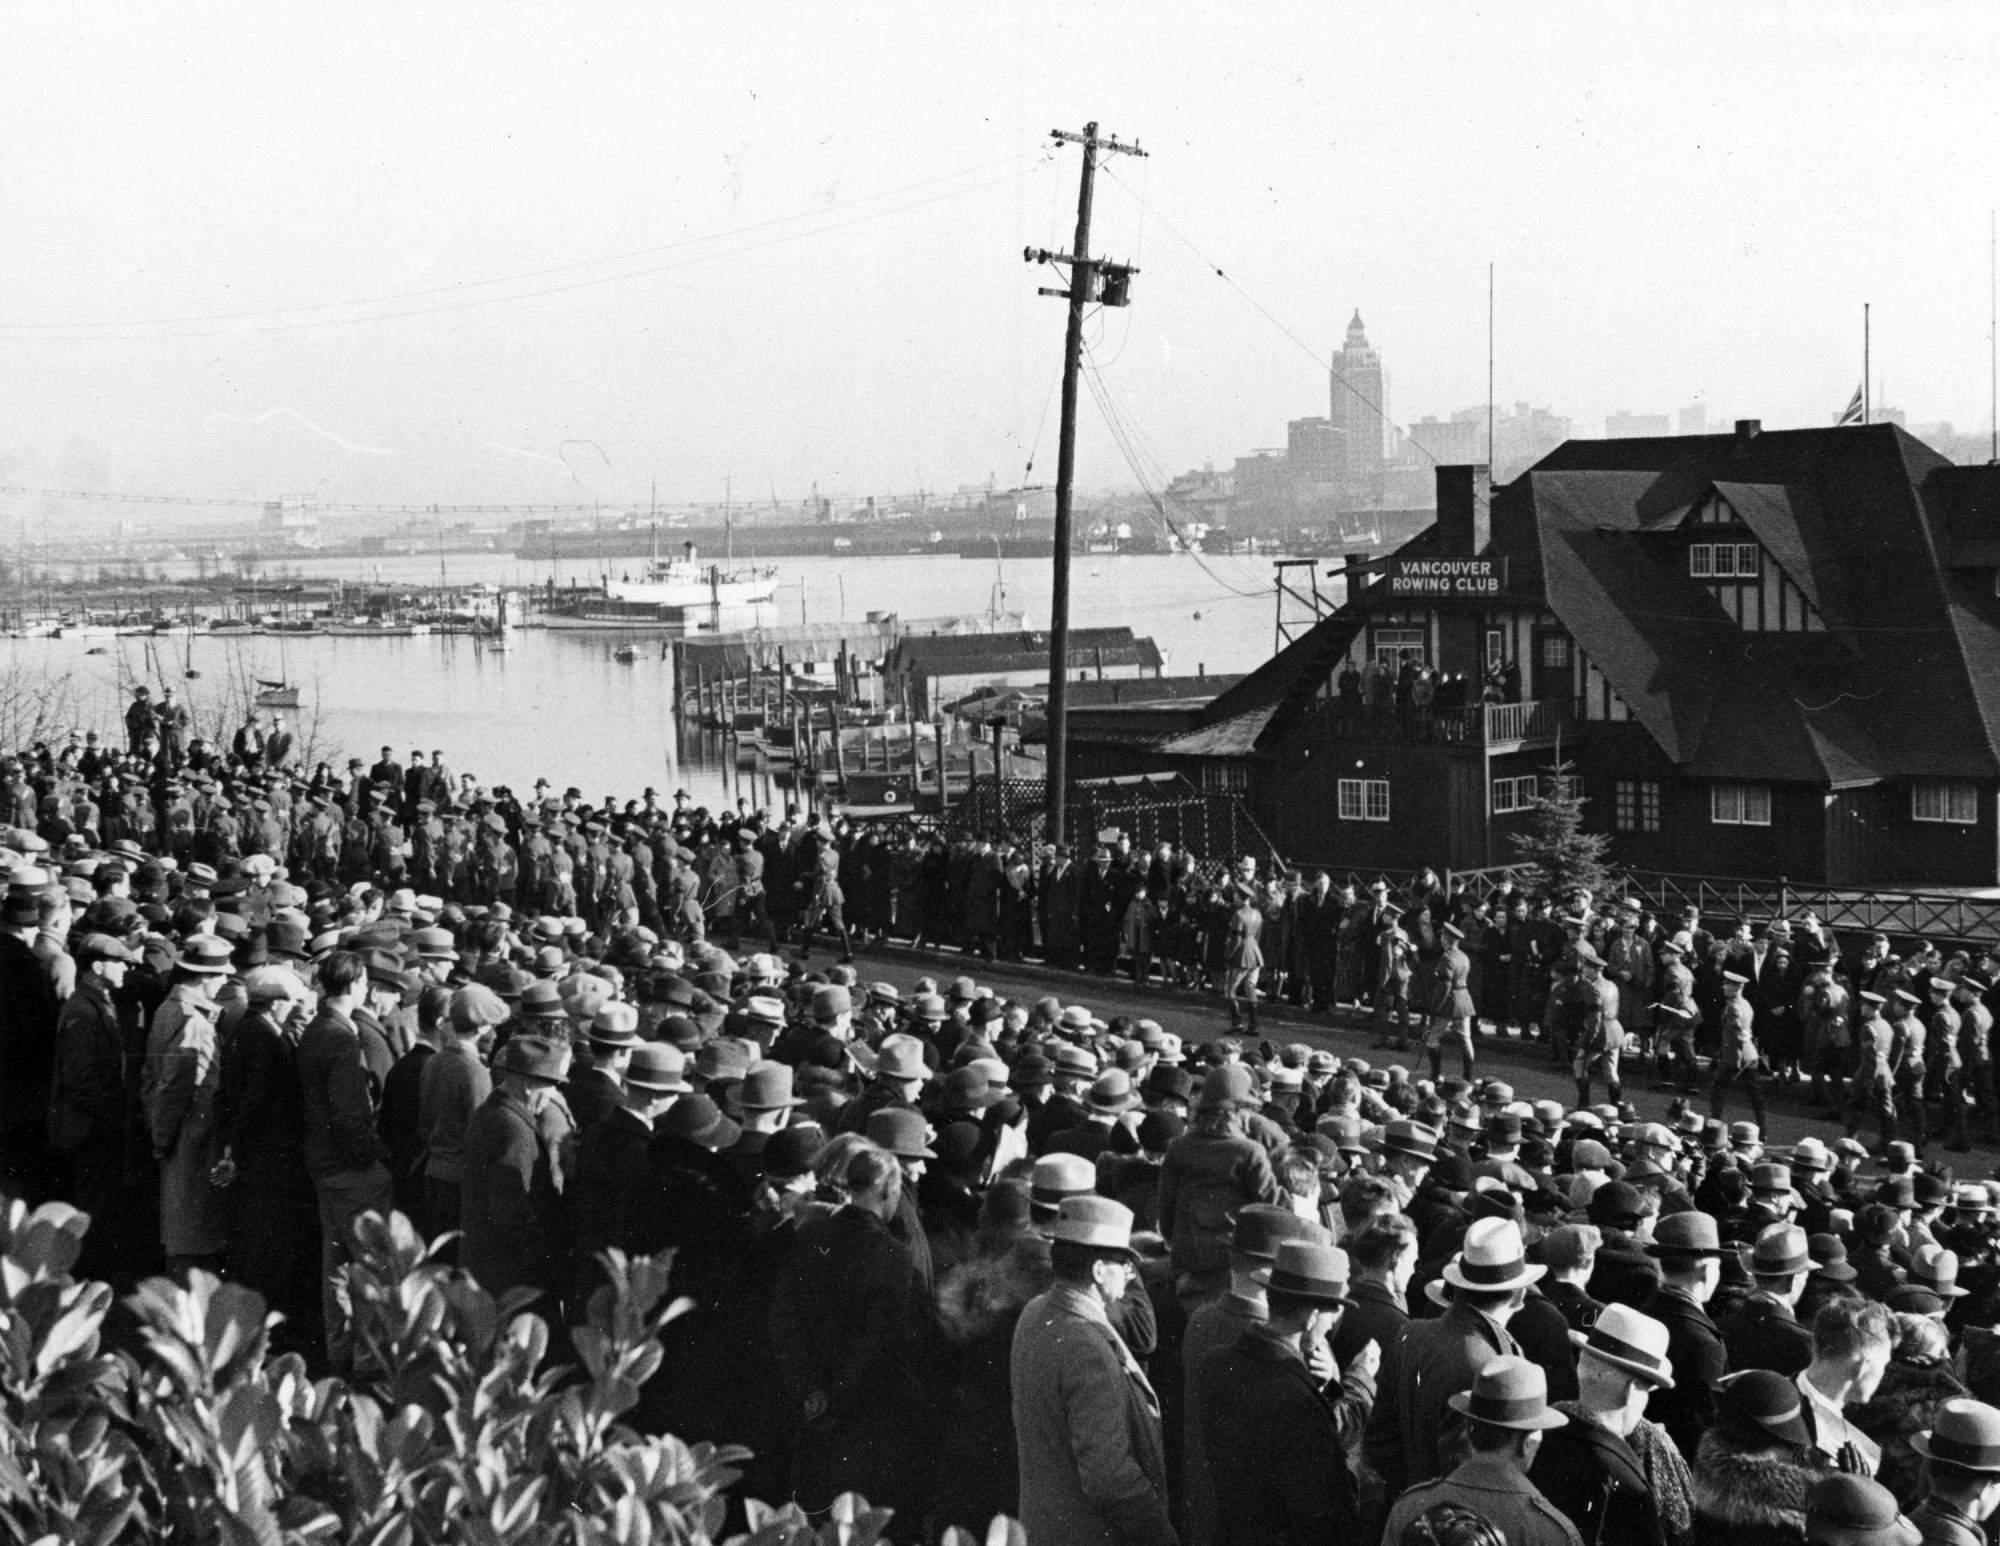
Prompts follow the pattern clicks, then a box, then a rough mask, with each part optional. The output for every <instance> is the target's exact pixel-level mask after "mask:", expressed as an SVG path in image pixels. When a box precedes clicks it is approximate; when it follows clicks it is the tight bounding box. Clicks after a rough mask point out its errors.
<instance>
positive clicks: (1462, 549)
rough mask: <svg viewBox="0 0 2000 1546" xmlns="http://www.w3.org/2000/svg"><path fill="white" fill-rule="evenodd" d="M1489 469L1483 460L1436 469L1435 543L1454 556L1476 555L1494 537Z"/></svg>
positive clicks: (1466, 556)
mask: <svg viewBox="0 0 2000 1546" xmlns="http://www.w3.org/2000/svg"><path fill="white" fill-rule="evenodd" d="M1489 473H1490V469H1489V468H1488V467H1487V466H1486V464H1485V463H1483V462H1482V463H1475V464H1472V465H1464V466H1457V467H1440V468H1438V470H1437V531H1438V546H1439V547H1440V548H1441V549H1443V551H1444V552H1445V553H1446V554H1447V555H1449V556H1451V557H1454V558H1476V557H1478V556H1479V554H1481V553H1482V552H1484V551H1485V550H1486V544H1487V543H1488V542H1489V541H1491V540H1492V537H1493V502H1492V480H1491V478H1490V476H1489Z"/></svg>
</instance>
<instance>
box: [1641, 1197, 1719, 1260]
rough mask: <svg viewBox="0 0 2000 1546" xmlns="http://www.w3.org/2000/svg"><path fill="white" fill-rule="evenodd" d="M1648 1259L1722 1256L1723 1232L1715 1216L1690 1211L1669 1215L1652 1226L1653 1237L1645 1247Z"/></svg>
mask: <svg viewBox="0 0 2000 1546" xmlns="http://www.w3.org/2000/svg"><path fill="white" fill-rule="evenodd" d="M1646 1254H1647V1255H1648V1256H1716V1257H1719V1256H1721V1255H1722V1233H1721V1231H1720V1230H1719V1229H1717V1228H1716V1224H1715V1215H1714V1214H1712V1213H1703V1212H1701V1211H1700V1210H1698V1209H1690V1210H1689V1211H1688V1212H1686V1213H1669V1214H1668V1215H1667V1216H1666V1217H1665V1218H1663V1219H1661V1220H1660V1221H1659V1222H1658V1223H1656V1224H1655V1225H1654V1226H1653V1238H1652V1240H1651V1242H1650V1243H1648V1245H1647V1246H1646Z"/></svg>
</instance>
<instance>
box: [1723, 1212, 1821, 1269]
mask: <svg viewBox="0 0 2000 1546" xmlns="http://www.w3.org/2000/svg"><path fill="white" fill-rule="evenodd" d="M1741 1254H1742V1258H1743V1268H1744V1270H1745V1271H1746V1272H1749V1273H1751V1274H1753V1275H1754V1276H1757V1277H1766V1278H1788V1277H1794V1276H1796V1275H1797V1274H1799V1273H1801V1272H1815V1271H1817V1270H1818V1269H1819V1268H1820V1266H1821V1265H1822V1264H1821V1263H1819V1262H1816V1261H1814V1260H1813V1258H1812V1252H1811V1250H1810V1249H1809V1247H1808V1242H1807V1240H1806V1232H1805V1231H1804V1230H1803V1229H1800V1228H1799V1227H1798V1225H1796V1224H1766V1225H1765V1226H1764V1228H1763V1231H1762V1232H1761V1233H1760V1234H1759V1235H1758V1236H1757V1243H1756V1244H1755V1245H1752V1246H1746V1247H1744V1248H1743V1249H1742V1253H1741Z"/></svg>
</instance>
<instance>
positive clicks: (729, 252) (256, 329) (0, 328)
mask: <svg viewBox="0 0 2000 1546" xmlns="http://www.w3.org/2000/svg"><path fill="white" fill-rule="evenodd" d="M1026 170H1027V168H1026V167H1025V166H1017V167H1013V168H1012V169H1011V170H1009V171H1007V172H1006V173H1003V174H1002V175H1001V176H999V177H992V178H987V179H985V180H984V181H981V182H976V183H970V184H967V185H966V186H964V187H957V188H947V189H946V190H944V191H943V192H941V193H935V194H931V195H929V196H927V197H925V198H921V199H913V200H911V201H909V202H907V203H903V204H897V205H893V206H891V207H890V208H887V209H880V210H874V211H871V212H869V213H866V214H857V215H851V216H849V217H848V218H846V219H844V220H835V221H830V222H826V223H823V224H820V225H816V226H812V227H808V228H807V229H805V230H800V231H787V232H783V233H780V234H779V235H776V236H771V237H767V238H765V239H763V240H761V241H755V242H749V243H744V244H741V245H738V246H733V247H728V248H725V249H723V250H719V251H716V252H706V253H699V254H696V255H694V256H692V257H688V258H683V259H680V260H678V261H676V262H671V263H656V264H650V265H648V266H646V267H644V268H637V269H630V270H627V271H624V272H621V273H616V274H599V275H594V276H592V277H590V278H588V279H577V280H571V281H569V282H567V283H564V284H555V285H543V286H539V287H537V288H534V289H529V290H520V291H516V292H512V293H507V294H499V295H480V296H467V297H465V298H463V299H460V300H457V301H452V302H447V303H445V304H441V305H435V306H414V307H406V308H403V309H400V310H395V311H377V312H362V313H356V314H352V315H340V314H334V315H325V316H312V317H302V316H300V313H302V312H305V311H309V310H314V309H315V308H314V307H306V306H302V307H294V308H287V309H282V310H277V311H271V312H253V313H246V314H244V315H246V316H248V317H250V318H252V319H253V320H252V321H250V322H248V323H242V324H239V325H236V326H230V327H201V328H180V327H179V326H178V324H177V323H176V322H175V321H174V320H173V319H165V318H162V319H156V320H155V321H151V322H86V323H78V324H63V323H32V322H26V323H10V324H5V325H0V343H14V344H36V343H151V342H153V341H155V340H171V339H183V338H230V337H237V336H240V335H242V334H246V333H289V332H300V331H304V330H306V329H310V328H320V327H342V326H357V325H360V324H362V323H370V322H394V321H401V320H406V319H408V318H412V317H430V316H439V315H442V314H445V313H448V312H454V311H469V310H472V309H474V308H476V307H481V306H498V305H504V304H507V303H510V302H514V301H525V300H535V299H539V298H541V297H543V296H550V295H567V294H571V293H574V292H576V291H580V290H589V289H596V288H599V287H601V286H604V285H610V284H622V283H624V282H626V281H628V280H633V279H647V278H651V277H653V276H654V275H658V274H665V273H671V272H674V271H675V270H677V269H683V268H691V267H693V266H695V265H696V264H700V263H710V262H714V261H715V260H716V259H718V258H736V257H745V256H748V255H749V254H751V253H754V252H761V251H764V250H765V249H767V248H771V247H777V246H782V245H784V244H786V243H788V242H795V241H800V240H803V239H805V238H808V237H813V236H824V235H827V234H829V233H831V232H834V231H841V230H846V229H848V228H849V227H852V226H857V225H864V224H867V223H868V222H870V221H875V220H884V219H888V218H890V217H892V216H895V215H900V214H906V213H908V212H909V211H911V210H915V209H922V208H925V207H926V206H928V205H932V204H939V203H943V202H945V201H947V200H950V199H958V198H963V197H965V196H966V195H967V194H969V193H979V192H983V191H984V190H986V189H988V188H994V187H998V186H999V185H1000V184H1002V183H1006V182H1012V181H1013V180H1015V179H1016V178H1018V177H1020V176H1021V175H1023V173H1024V172H1025V171H1026ZM915 186H923V185H922V184H918V185H915ZM785 218H786V221H789V220H795V219H801V218H806V217H803V216H788V217H785ZM773 223H785V222H782V221H781V222H766V224H773ZM755 229H758V227H755V226H750V227H744V228H743V230H744V231H751V230H755ZM732 234H734V233H732ZM729 239H730V236H728V235H725V236H721V237H709V238H691V239H690V241H691V242H692V241H702V240H724V241H726V240H729ZM649 250H650V251H665V250H668V249H666V248H655V249H649ZM636 255H643V254H636ZM617 261H626V260H623V259H600V260H597V262H598V263H603V262H617ZM590 266H594V265H593V264H587V263H586V264H576V265H570V267H571V268H579V267H590ZM562 271H564V270H562V269H552V270H545V271H544V272H547V273H555V272H562ZM522 277H532V276H522ZM501 282H503V281H497V280H496V281H485V280H478V281H470V282H469V284H485V283H501ZM468 287H469V285H468ZM455 288H457V287H454V286H446V287H443V291H444V292H448V291H450V290H452V289H455ZM407 293H408V294H410V295H412V296H417V295H423V294H426V293H443V292H425V291H411V292H407ZM391 299H393V297H391ZM372 304H377V303H375V302H325V303H321V305H320V307H319V308H318V309H321V310H326V311H335V310H336V308H338V307H340V306H343V305H349V306H352V305H362V306H366V305H372ZM286 317H290V318H296V319H297V320H292V321H277V320H254V319H260V318H261V319H276V318H286ZM63 326H71V327H76V326H81V327H86V328H103V329H106V331H103V332H94V333H74V332H72V333H62V332H53V331H44V332H33V331H23V330H26V329H34V328H45V329H53V328H58V327H63ZM159 327H168V328H171V329H173V330H171V331H147V329H153V328H159ZM7 328H12V329H14V330H15V331H6V329H7ZM120 328H122V329H124V331H122V332H120V331H112V330H114V329H120Z"/></svg>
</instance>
